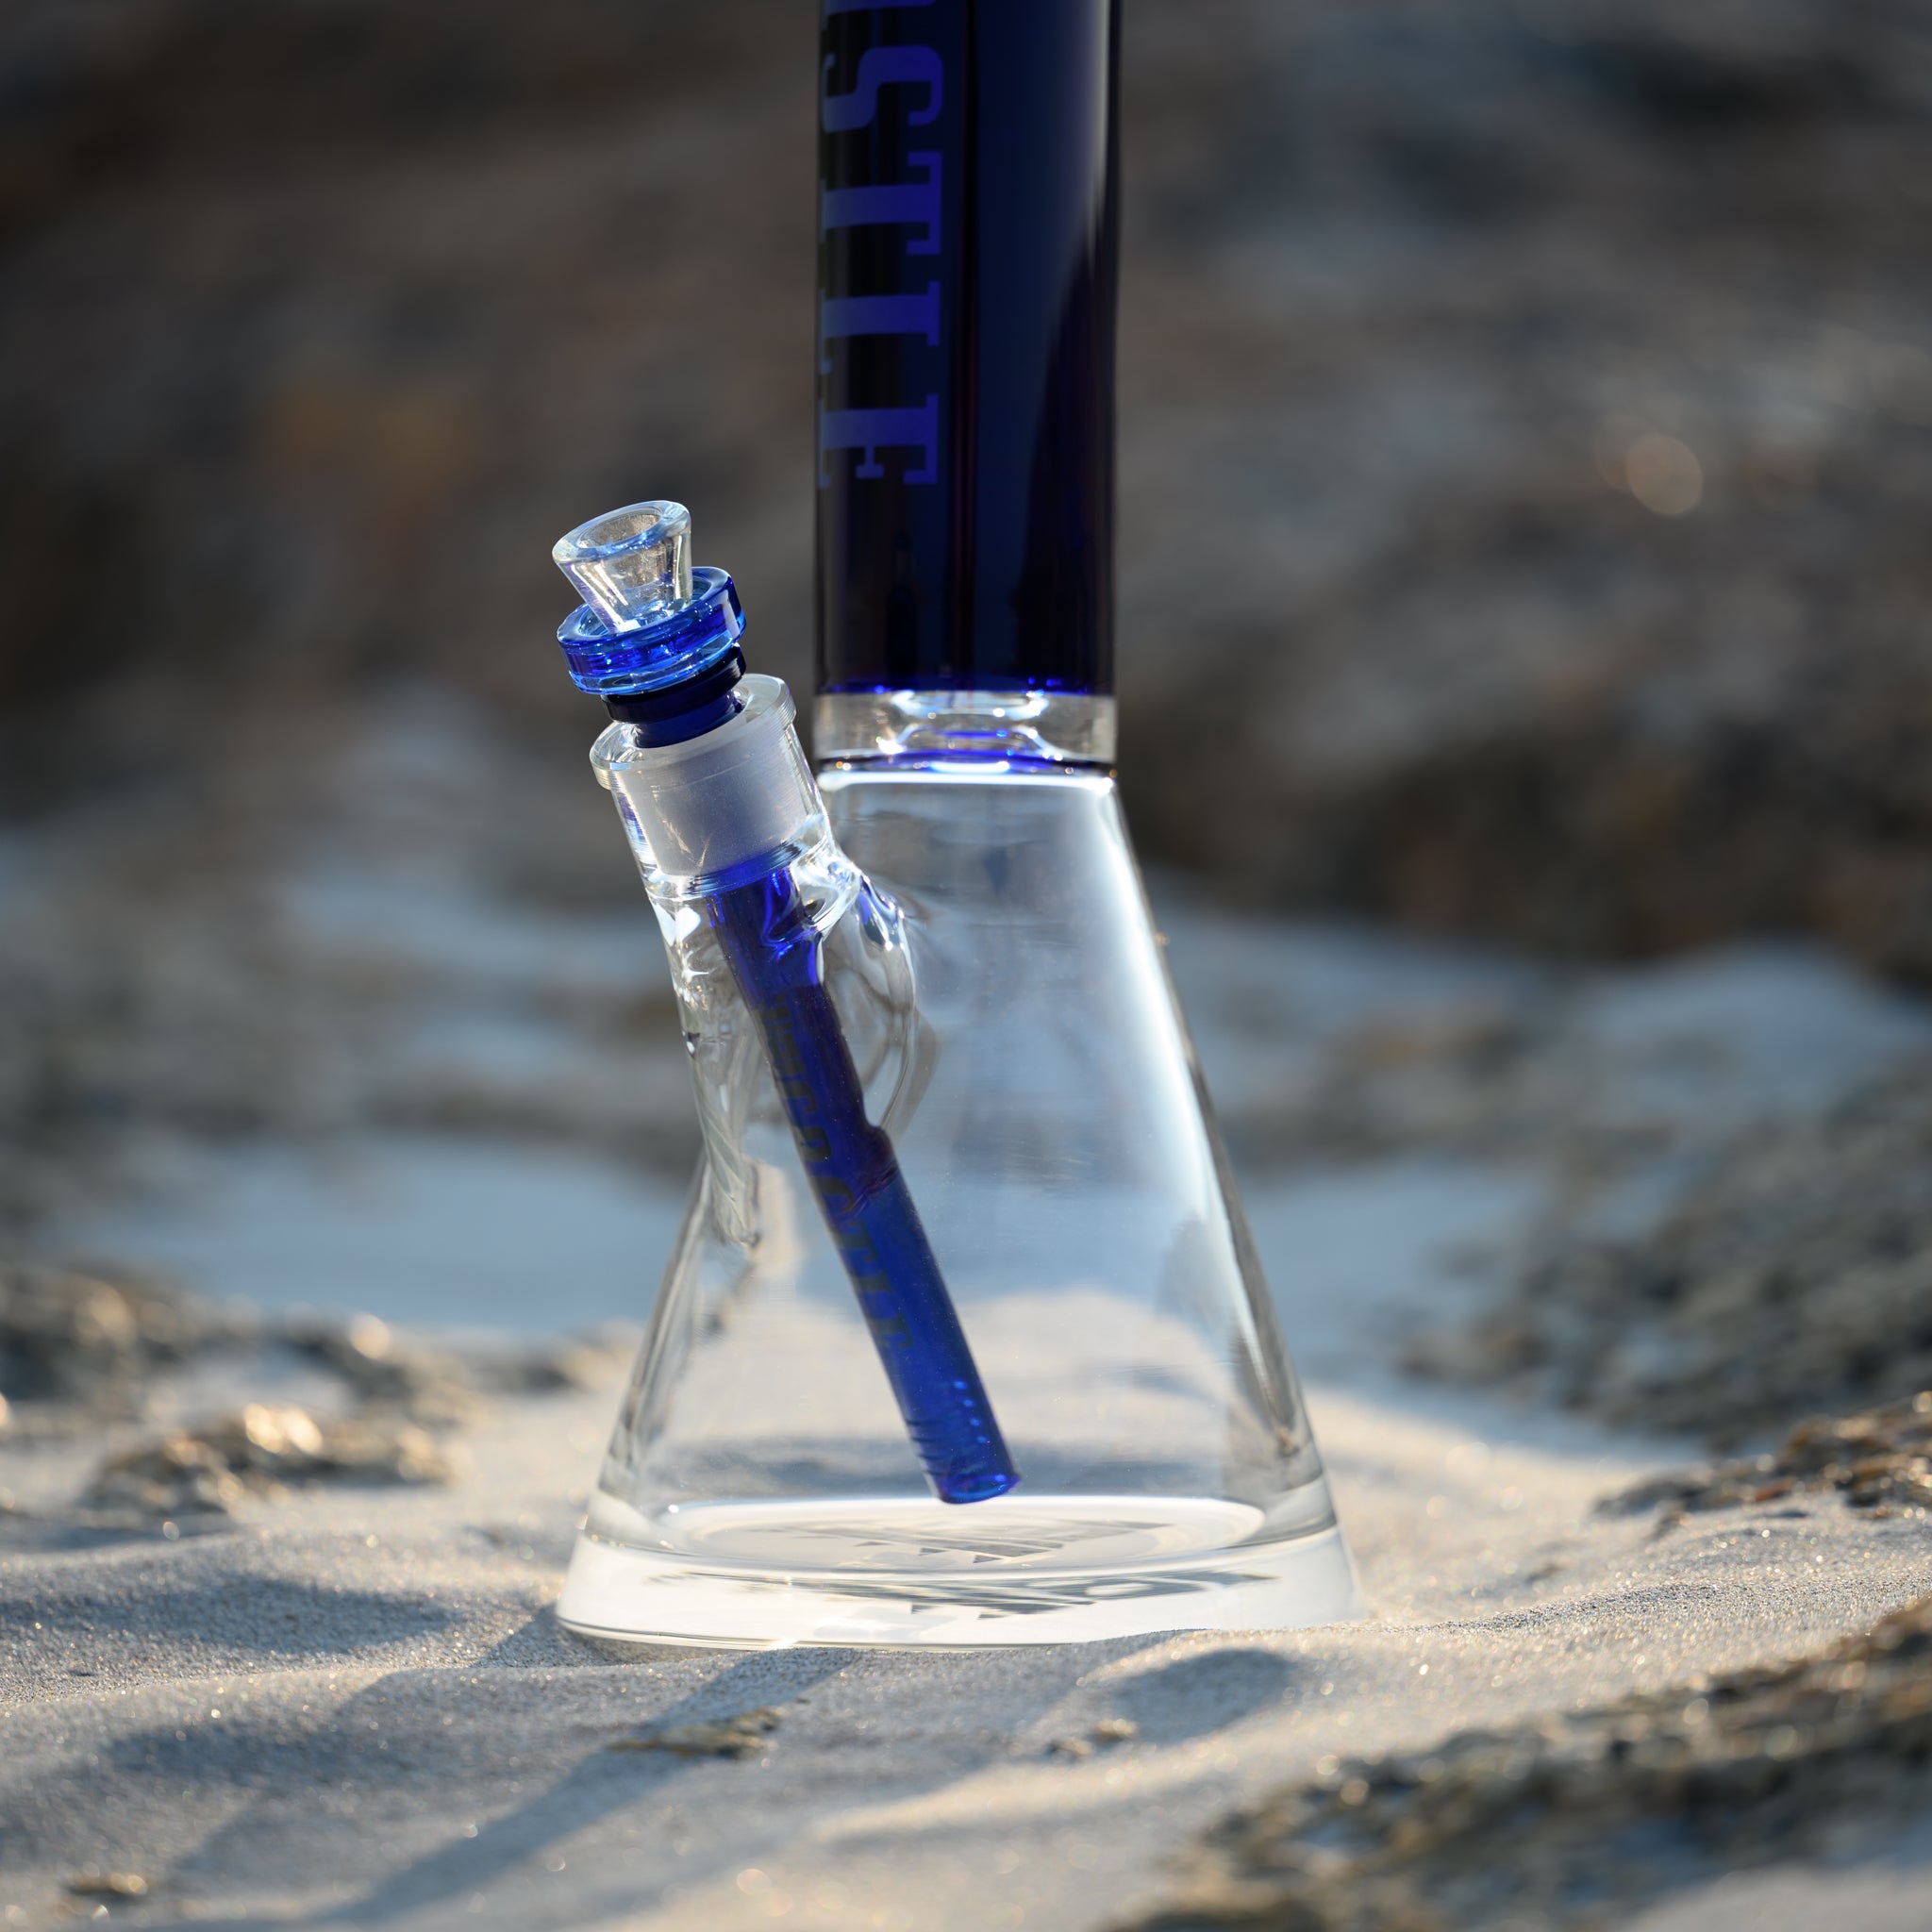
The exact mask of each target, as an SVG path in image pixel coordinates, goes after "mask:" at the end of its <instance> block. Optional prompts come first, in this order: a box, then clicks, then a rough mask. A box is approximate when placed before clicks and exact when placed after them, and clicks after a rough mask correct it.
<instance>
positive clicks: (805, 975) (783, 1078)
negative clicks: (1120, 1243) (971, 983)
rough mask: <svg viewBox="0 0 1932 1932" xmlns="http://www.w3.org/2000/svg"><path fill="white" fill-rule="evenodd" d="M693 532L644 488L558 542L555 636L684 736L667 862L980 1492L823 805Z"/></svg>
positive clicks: (604, 692)
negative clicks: (749, 692)
mask: <svg viewBox="0 0 1932 1932" xmlns="http://www.w3.org/2000/svg"><path fill="white" fill-rule="evenodd" d="M690 529H691V520H690V517H689V515H688V514H687V513H686V512H685V511H684V510H683V508H681V507H680V506H678V505H675V504H667V503H646V504H634V505H631V506H630V507H628V508H625V509H622V510H616V511H613V512H611V513H610V515H608V516H606V517H600V518H597V519H595V520H594V521H593V522H591V523H590V524H586V525H582V526H581V527H580V528H579V529H576V530H574V531H572V532H571V534H570V535H569V536H568V537H565V538H564V539H562V540H561V541H559V542H558V545H557V547H556V550H555V552H554V553H553V554H554V555H555V557H556V559H557V562H558V566H559V568H561V569H562V571H563V573H564V575H566V576H568V577H569V578H570V579H571V581H572V583H573V584H575V586H576V587H577V588H578V589H579V590H580V591H582V592H583V593H584V595H585V598H586V603H585V605H584V607H583V608H580V609H578V610H576V611H575V612H574V613H573V614H572V616H571V617H570V618H569V619H568V620H567V621H566V622H565V624H564V625H563V626H562V628H561V629H560V630H559V631H558V641H559V642H560V643H561V644H562V645H563V649H564V656H565V658H566V660H567V661H568V662H569V665H570V669H571V675H572V677H573V678H574V679H575V682H576V683H577V685H578V687H579V688H580V689H582V690H584V691H591V692H593V693H594V694H595V695H597V696H599V697H601V698H603V700H604V701H605V704H606V706H607V708H608V709H609V711H610V713H611V715H612V716H613V717H614V718H616V719H618V720H619V721H620V722H621V723H624V724H630V725H632V726H633V727H634V728H635V731H636V735H637V737H638V739H639V741H640V742H641V745H642V746H643V747H645V748H656V749H664V748H669V747H678V748H679V750H678V751H677V753H676V754H675V756H672V757H667V758H665V759H664V761H663V770H662V772H661V773H658V774H652V776H651V778H650V779H649V781H648V798H649V808H650V809H651V811H652V812H653V814H654V816H655V817H656V818H657V820H658V838H659V839H661V840H662V841H664V842H665V844H666V845H667V846H669V845H671V844H673V843H675V846H676V848H677V851H678V852H679V853H681V854H683V855H685V856H684V858H683V859H682V860H681V861H680V863H679V864H678V865H677V866H676V867H675V870H678V871H680V872H683V873H687V874H693V875H697V876H700V877H704V878H708V879H715V880H716V881H717V883H716V884H715V885H713V886H712V887H711V888H710V889H709V890H707V891H703V892H702V895H701V898H700V902H699V903H700V905H701V908H702V911H703V916H704V919H705V922H706V924H707V926H708V929H709V930H710V931H711V933H712V934H713V935H714V936H715V937H716V939H717V941H718V946H719V950H720V951H721V952H722V953H723V955H724V960H725V963H726V965H727V967H728V968H729V970H730V973H731V976H732V979H733V981H734V982H735V984H736V986H737V988H738V991H739V993H740V995H741V998H742V1000H743V1002H744V1005H745V1008H746V1009H747V1011H748V1012H749V1013H750V1014H751V1017H752V1020H753V1022H754V1024H756V1026H757V1028H758V1039H759V1042H760V1044H761V1045H762V1047H763V1049H764V1054H765V1059H766V1063H767V1065H768V1066H769V1067H770V1069H771V1073H772V1077H773V1080H774V1084H775V1085H776V1088H777V1091H778V1096H779V1099H780V1101H781V1103H782V1105H783V1107H784V1109H785V1116H786V1119H787V1121H788V1123H789V1124H790V1125H791V1135H792V1139H793V1141H794V1142H795V1143H796V1145H797V1148H798V1154H799V1158H800V1160H801V1161H802V1163H803V1164H804V1167H805V1172H806V1174H807V1177H808V1179H809V1181H810V1183H811V1187H812V1191H813V1193H814V1194H815V1195H816V1196H817V1198H818V1204H819V1210H820V1212H821V1213H822V1214H823V1215H824V1223H825V1227H826V1229H827V1231H828V1232H829V1233H830V1235H831V1238H832V1243H833V1245H834V1246H835V1247H836V1248H837V1250H838V1252H839V1258H840V1260H841V1263H842V1265H843V1267H844V1270H845V1273H846V1275H847V1277H848V1278H849V1280H850V1281H851V1283H852V1289H853V1292H854V1293H855V1294H856V1295H857V1297H858V1305H859V1308H860V1310H861V1311H862V1313H863V1314H864V1317H865V1322H866V1326H867V1328H868V1329H869V1331H870V1332H871V1335H872V1339H873V1344H874V1347H875V1348H876V1349H877V1351H878V1357H879V1361H880V1363H881V1364H882V1366H883V1367H884V1369H885V1372H886V1379H887V1381H888V1382H889V1383H890V1384H891V1390H892V1394H893V1397H894V1399H895V1400H896V1401H897V1403H898V1406H899V1413H900V1416H901V1417H902V1419H903V1420H904V1422H905V1424H906V1431H907V1434H908V1436H909V1437H910V1438H911V1441H912V1445H913V1447H914V1449H915V1450H916V1451H917V1452H918V1456H919V1459H920V1462H921V1464H922V1465H923V1466H924V1470H925V1474H926V1479H927V1480H928V1481H929V1482H930V1483H931V1485H932V1488H933V1491H934V1493H935V1494H936V1495H937V1496H938V1497H939V1498H940V1500H941V1502H945V1503H979V1502H984V1501H986V1500H987V1499H988V1498H989V1497H992V1496H998V1495H1003V1494H1004V1493H1005V1492H1006V1491H1008V1490H1011V1489H1013V1488H1014V1487H1015V1486H1016V1485H1017V1484H1018V1482H1019V1480H1020V1474H1019V1471H1018V1470H1017V1469H1015V1468H1014V1466H1013V1461H1012V1457H1010V1456H1009V1455H1008V1451H1007V1445H1006V1443H1005V1441H1003V1440H1002V1438H1001V1435H1000V1430H999V1425H998V1424H997V1423H996V1422H995V1421H994V1419H993V1413H992V1406H991V1402H990V1401H989V1400H988V1398H987V1392H986V1387H985V1384H984V1383H983V1382H982V1381H981V1380H980V1376H979V1371H978V1369H977V1368H976V1366H975V1365H974V1360H973V1354H972V1350H971V1348H970V1347H969V1346H968V1344H967V1341H966V1335H965V1331H964V1330H963V1329H962V1328H961V1327H960V1325H959V1318H958V1313H957V1312H956V1311H955V1309H954V1307H953V1302H952V1297H951V1296H950V1295H949V1294H948V1293H947V1291H946V1284H945V1278H944V1276H943V1275H942V1274H941V1272H940V1266H939V1262H938V1260H937V1259H936V1258H935V1257H934V1255H933V1251H932V1243H931V1242H930V1241H928V1240H927V1238H926V1233H925V1228H924V1224H922V1223H921V1221H920V1218H919V1210H918V1208H916V1207H915V1206H914V1205H913V1200H912V1194H911V1191H910V1190H909V1189H908V1186H907V1185H906V1177H905V1175H904V1174H903V1173H902V1172H901V1171H900V1168H899V1162H898V1158H897V1157H896V1156H895V1155H894V1153H893V1151H892V1143H891V1139H890V1138H889V1137H888V1135H887V1134H886V1132H885V1130H884V1128H882V1127H880V1126H877V1125H875V1124H874V1123H873V1121H872V1119H871V1118H870V1116H869V1115H868V1114H867V1112H866V1106H865V1089H864V1084H863V1082H862V1081H861V1080H860V1078H859V1074H858V1067H857V1066H856V1065H855V1064H854V1062H853V1058H852V1051H851V1048H850V1046H849V1045H848V1044H847V1042H846V1039H845V1033H844V1029H843V1027H842V1026H841V1024H840V1020H839V1013H838V1008H836V1007H835V1006H834V1004H833V1001H832V997H831V994H830V992H829V991H828V990H827V988H826V986H825V983H824V940H823V937H822V935H821V933H820V931H819V929H818V927H817V925H816V924H815V923H814V922H813V920H812V918H811V917H810V914H809V911H808V908H806V906H805V904H804V903H803V901H802V900H801V898H800V896H799V892H798V889H797V887H796V885H795V884H794V882H793V880H792V877H791V872H790V869H789V863H790V860H791V858H792V857H793V856H794V855H793V852H792V850H791V848H789V847H788V846H787V845H786V844H785V842H784V840H785V836H786V831H785V828H786V827H787V826H788V825H789V824H792V823H794V822H795V821H796V819H797V816H798V811H797V807H798V802H799V798H800V791H799V788H800V787H803V788H804V796H805V797H806V798H807V799H808V802H809V805H810V806H811V807H812V808H814V809H815V808H816V807H817V799H816V793H815V791H814V790H813V789H812V787H811V779H810V776H809V774H808V771H807V769H806V767H805V764H804V760H803V758H800V757H797V756H796V755H795V753H796V746H795V741H791V740H790V733H791V725H790V724H789V722H787V721H788V720H789V715H790V708H789V706H788V707H787V708H786V711H785V713H784V715H783V716H782V717H780V718H777V719H775V720H774V719H772V718H771V717H770V715H769V713H768V714H767V717H766V719H765V720H764V721H762V722H763V723H764V724H765V729H764V733H763V737H762V740H761V741H758V742H754V741H751V740H750V739H749V736H748V734H747V733H746V731H745V730H744V725H745V724H748V723H750V722H751V720H750V714H749V713H748V712H746V713H745V716H744V717H743V718H742V719H741V710H743V707H742V706H741V700H740V695H739V692H738V690H737V686H738V683H739V680H740V678H741V675H742V674H743V669H744V658H743V654H742V652H741V650H740V649H739V644H738V640H739V638H740V637H741V635H742V632H743V627H744V625H743V615H742V612H741V609H740V608H739V604H738V598H737V593H736V591H735V590H734V589H733V586H732V583H731V579H730V578H729V577H728V576H726V575H724V573H723V572H722V571H695V572H694V571H692V570H691V567H690V564H689V562H688V561H687V555H688V546H689V541H690ZM775 688H776V689H777V690H779V691H782V687H775ZM774 725H775V726H776V728H778V729H780V730H782V732H783V733H784V734H785V735H786V740H787V741H788V742H787V744H785V745H780V744H779V742H778V741H777V740H776V739H775V738H774V735H773V728H772V727H773V726H774ZM734 727H736V729H737V737H736V740H735V741H733V742H732V743H731V744H730V747H729V749H728V750H726V749H725V748H724V741H722V740H721V741H718V747H717V748H718V752H719V755H718V756H717V757H715V758H708V757H706V756H705V754H706V752H707V751H708V749H710V748H711V747H709V746H708V744H706V743H705V742H703V741H708V740H709V739H711V737H712V734H715V733H721V732H730V731H732V730H733V728H734ZM760 743H762V745H763V747H764V749H763V750H761V749H760ZM788 748H789V750H790V751H791V754H792V756H791V757H789V758H788V757H786V756H785V752H786V750H787V749H788ZM774 751H775V753H776V756H775V757H774V756H772V755H771V754H772V753H773V752H774ZM692 753H696V754H697V755H696V756H695V757H693V756H691V754H692ZM653 851H654V854H655V855H656V857H657V858H658V863H660V864H662V863H665V861H666V858H668V857H669V854H668V853H667V852H658V850H657V845H656V843H655V842H654V844H653Z"/></svg>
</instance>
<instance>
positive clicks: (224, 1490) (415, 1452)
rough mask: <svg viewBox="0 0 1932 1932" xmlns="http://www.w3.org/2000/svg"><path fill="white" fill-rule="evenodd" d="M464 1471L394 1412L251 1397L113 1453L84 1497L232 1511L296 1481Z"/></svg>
mask: <svg viewBox="0 0 1932 1932" xmlns="http://www.w3.org/2000/svg"><path fill="white" fill-rule="evenodd" d="M454 1474H455V1470H454V1467H453V1465H452V1463H451V1461H450V1458H449V1457H448V1455H447V1454H446V1453H445V1451H444V1450H443V1449H442V1448H441V1446H440V1445H439V1443H438V1442H437V1441H436V1438H435V1437H434V1436H432V1435H431V1434H430V1433H429V1432H428V1431H427V1430H426V1429H424V1428H420V1427H418V1426H417V1425H416V1424H414V1423H409V1422H405V1421H402V1420H400V1419H399V1418H396V1417H393V1416H387V1417H386V1416H370V1415H358V1416H347V1417H339V1418H333V1419H327V1420H324V1421H318V1420H317V1419H316V1418H315V1417H313V1416H311V1415H310V1414H309V1413H308V1410H307V1409H303V1408H295V1407H276V1406H275V1405H272V1404H268V1403H259V1402H251V1403H249V1404H248V1405H247V1407H244V1408H242V1409H241V1410H240V1411H238V1412H237V1413H236V1414H234V1415H231V1416H226V1417H224V1418H223V1419H222V1420H220V1421H218V1422H214V1423H210V1424H206V1425H205V1426H204V1427H201V1428H198V1429H193V1430H187V1429H176V1430H174V1431H172V1432H171V1433H170V1434H168V1435H167V1436H164V1437H163V1438H162V1439H161V1440H160V1441H158V1442H152V1443H146V1444H143V1445H142V1446H141V1447H139V1448H135V1449H130V1450H125V1451H123V1452H121V1453H120V1454H117V1455H114V1456H110V1457H108V1460H107V1461H106V1462H105V1463H104V1464H103V1465H102V1468H101V1471H100V1474H98V1475H97V1476H96V1477H95V1478H94V1480H93V1483H92V1487H91V1488H90V1489H89V1491H88V1492H87V1494H86V1495H85V1497H84V1498H83V1499H82V1500H83V1504H84V1507H87V1508H89V1509H92V1510H96V1511H113V1510H127V1511H131V1512H133V1513H135V1514H136V1515H140V1516H151V1517H173V1516H180V1515H188V1514H192V1513H195V1512H201V1513H204V1514H212V1515H226V1514H229V1513H231V1512H232V1511H233V1510H234V1509H235V1508H237V1507H239V1506H240V1505H241V1504H242V1502H243V1501H244V1500H245V1499H246V1498H247V1497H249V1496H250V1495H257V1496H269V1497H274V1496H277V1495H281V1494H284V1493H286V1491H287V1487H288V1485H289V1484H290V1483H291V1482H298V1481H320V1480H335V1481H343V1482H360V1483H370V1482H375V1483H445V1482H448V1481H450V1480H451V1478H452V1476H453V1475H454Z"/></svg>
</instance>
